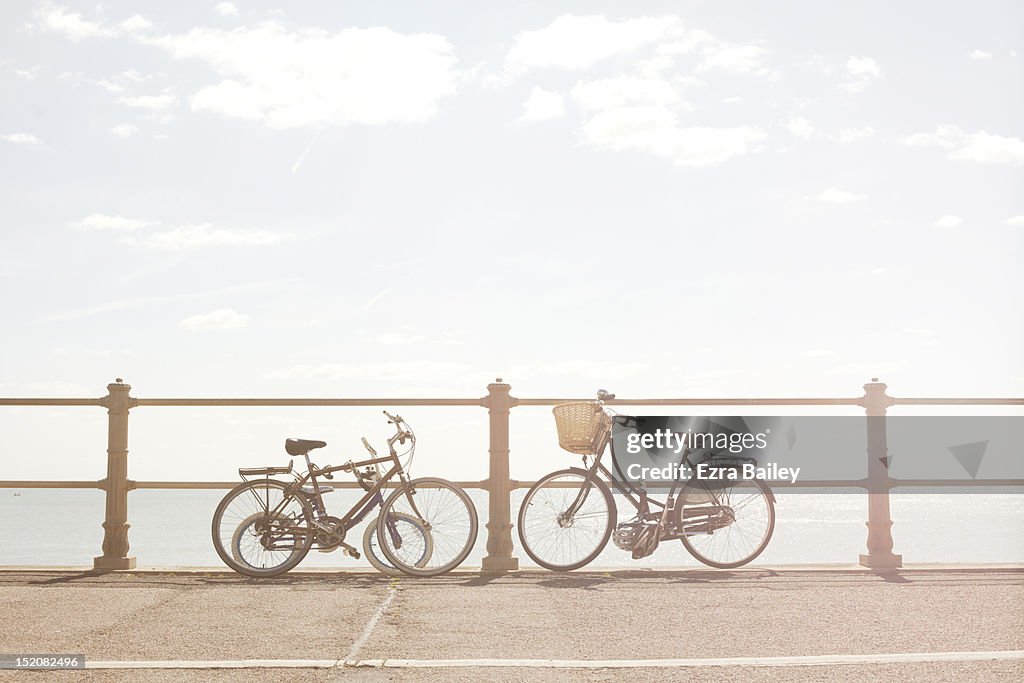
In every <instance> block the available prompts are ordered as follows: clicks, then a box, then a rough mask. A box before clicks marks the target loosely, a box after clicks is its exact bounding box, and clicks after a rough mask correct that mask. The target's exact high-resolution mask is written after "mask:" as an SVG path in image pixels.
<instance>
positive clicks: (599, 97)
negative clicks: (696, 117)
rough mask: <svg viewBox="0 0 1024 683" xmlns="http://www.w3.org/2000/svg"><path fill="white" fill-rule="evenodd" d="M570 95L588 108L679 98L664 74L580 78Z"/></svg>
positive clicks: (663, 103)
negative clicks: (655, 75) (645, 76)
mask: <svg viewBox="0 0 1024 683" xmlns="http://www.w3.org/2000/svg"><path fill="white" fill-rule="evenodd" d="M571 95H572V99H573V101H575V102H576V103H577V104H578V105H579V106H580V107H581V108H582V109H584V110H587V111H593V110H600V109H608V108H610V107H621V106H624V105H628V104H657V105H668V104H675V103H677V102H679V94H678V93H677V92H676V90H675V88H673V87H672V84H671V83H669V82H668V81H667V80H665V79H663V78H657V77H649V78H642V77H636V76H617V77H614V78H601V79H597V80H593V81H585V82H584V81H581V82H579V83H577V84H576V85H575V86H573V88H572V91H571Z"/></svg>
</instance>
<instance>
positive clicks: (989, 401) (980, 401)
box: [892, 398, 1024, 406]
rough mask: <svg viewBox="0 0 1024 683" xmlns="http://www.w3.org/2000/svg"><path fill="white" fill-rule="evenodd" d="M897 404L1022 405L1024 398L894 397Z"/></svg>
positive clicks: (893, 400)
mask: <svg viewBox="0 0 1024 683" xmlns="http://www.w3.org/2000/svg"><path fill="white" fill-rule="evenodd" d="M892 404H893V405H897V406H1024V398H894V399H892Z"/></svg>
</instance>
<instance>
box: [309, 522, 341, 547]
mask: <svg viewBox="0 0 1024 683" xmlns="http://www.w3.org/2000/svg"><path fill="white" fill-rule="evenodd" d="M317 527H318V529H317V532H316V536H315V540H316V544H317V545H318V546H319V550H320V552H322V553H329V552H333V551H335V550H337V549H338V547H339V546H341V544H342V543H344V542H345V531H346V529H345V524H344V522H342V521H341V520H340V519H338V518H337V517H324V518H323V519H322V520H320V521H319V522H318V523H317Z"/></svg>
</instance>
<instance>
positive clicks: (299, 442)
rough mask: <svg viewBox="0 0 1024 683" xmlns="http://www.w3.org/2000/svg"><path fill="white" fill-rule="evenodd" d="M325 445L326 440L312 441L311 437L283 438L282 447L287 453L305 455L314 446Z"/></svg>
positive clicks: (320, 446) (321, 446)
mask: <svg viewBox="0 0 1024 683" xmlns="http://www.w3.org/2000/svg"><path fill="white" fill-rule="evenodd" d="M326 445H327V442H326V441H314V440H312V439H285V440H284V449H285V450H286V451H287V452H288V455H305V454H306V453H309V452H310V451H311V450H313V449H314V448H323V447H324V446H326Z"/></svg>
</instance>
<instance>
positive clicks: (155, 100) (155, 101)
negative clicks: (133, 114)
mask: <svg viewBox="0 0 1024 683" xmlns="http://www.w3.org/2000/svg"><path fill="white" fill-rule="evenodd" d="M117 101H118V102H119V103H120V104H123V105H125V106H128V107H135V108H137V109H149V110H151V111H163V110H164V109H168V108H170V107H173V106H174V105H175V104H177V103H178V98H177V97H175V96H174V95H171V94H168V93H165V94H163V95H139V96H138V97H119V98H117Z"/></svg>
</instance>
